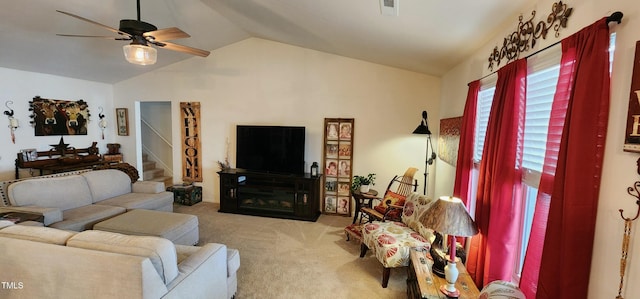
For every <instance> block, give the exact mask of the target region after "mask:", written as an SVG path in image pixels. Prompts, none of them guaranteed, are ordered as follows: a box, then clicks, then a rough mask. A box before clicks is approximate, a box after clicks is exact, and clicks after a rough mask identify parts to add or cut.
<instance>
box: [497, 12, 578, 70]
mask: <svg viewBox="0 0 640 299" xmlns="http://www.w3.org/2000/svg"><path fill="white" fill-rule="evenodd" d="M572 12H573V8H571V7H567V5H566V4H564V3H562V1H560V2H556V3H554V4H553V6H552V7H551V13H550V14H549V16H548V17H547V21H546V22H544V21H539V22H538V23H535V22H534V21H533V18H534V17H535V16H536V11H535V10H534V11H532V12H531V18H530V19H529V20H527V21H524V22H523V19H524V18H523V16H522V15H521V16H520V17H519V18H518V19H519V22H518V29H517V30H516V31H514V32H513V33H511V34H510V35H508V36H507V37H505V38H504V41H503V42H502V47H501V48H498V47H497V46H496V47H495V48H494V49H493V52H491V54H489V69H490V70H492V71H493V68H494V66H496V67H497V66H499V65H500V62H502V60H503V59H506V60H507V61H506V62H509V61H512V60H516V59H518V58H519V57H520V53H522V52H526V51H528V50H529V49H532V48H533V47H534V46H535V45H536V43H537V40H538V39H540V38H542V39H546V38H547V33H548V32H549V29H551V28H553V31H555V37H558V36H560V28H566V27H567V21H568V20H569V17H570V16H571V13H572Z"/></svg>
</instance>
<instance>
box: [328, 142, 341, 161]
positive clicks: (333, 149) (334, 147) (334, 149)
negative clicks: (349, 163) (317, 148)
mask: <svg viewBox="0 0 640 299" xmlns="http://www.w3.org/2000/svg"><path fill="white" fill-rule="evenodd" d="M325 151H326V153H327V155H326V156H327V158H333V159H337V158H338V142H337V141H330V142H327V144H326V149H325Z"/></svg>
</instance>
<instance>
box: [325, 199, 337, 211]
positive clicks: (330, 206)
mask: <svg viewBox="0 0 640 299" xmlns="http://www.w3.org/2000/svg"><path fill="white" fill-rule="evenodd" d="M324 211H325V212H328V213H335V212H336V197H335V196H327V197H325V200H324Z"/></svg>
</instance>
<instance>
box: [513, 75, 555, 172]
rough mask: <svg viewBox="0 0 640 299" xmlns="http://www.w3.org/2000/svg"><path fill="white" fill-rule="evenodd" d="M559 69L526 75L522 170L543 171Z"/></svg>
mask: <svg viewBox="0 0 640 299" xmlns="http://www.w3.org/2000/svg"><path fill="white" fill-rule="evenodd" d="M559 72H560V66H559V65H555V66H552V67H549V68H546V69H544V70H541V71H538V72H535V73H532V74H529V75H528V76H527V106H526V107H527V108H526V109H527V110H526V111H527V112H526V115H525V123H524V154H523V159H522V167H523V168H526V169H529V170H533V171H537V172H542V165H544V154H545V149H546V146H547V131H548V129H549V115H550V114H551V105H552V103H553V96H554V94H555V92H556V84H557V83H558V75H559Z"/></svg>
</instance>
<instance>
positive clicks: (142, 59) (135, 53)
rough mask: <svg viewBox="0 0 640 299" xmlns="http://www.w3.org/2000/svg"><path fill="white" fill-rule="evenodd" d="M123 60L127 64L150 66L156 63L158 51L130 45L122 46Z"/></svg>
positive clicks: (143, 46) (152, 48)
mask: <svg viewBox="0 0 640 299" xmlns="http://www.w3.org/2000/svg"><path fill="white" fill-rule="evenodd" d="M122 50H123V51H124V58H126V59H127V61H128V62H129V63H132V64H138V65H150V64H154V63H156V60H157V59H158V50H156V49H155V48H154V47H150V46H145V45H139V44H131V45H124V46H122Z"/></svg>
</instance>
